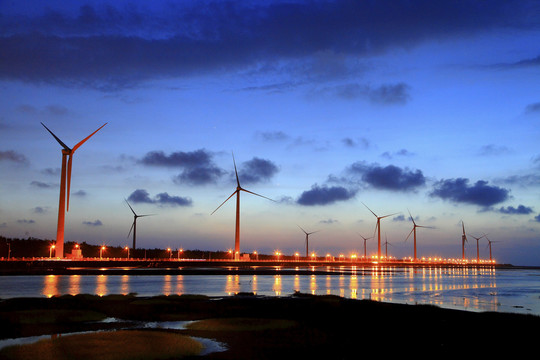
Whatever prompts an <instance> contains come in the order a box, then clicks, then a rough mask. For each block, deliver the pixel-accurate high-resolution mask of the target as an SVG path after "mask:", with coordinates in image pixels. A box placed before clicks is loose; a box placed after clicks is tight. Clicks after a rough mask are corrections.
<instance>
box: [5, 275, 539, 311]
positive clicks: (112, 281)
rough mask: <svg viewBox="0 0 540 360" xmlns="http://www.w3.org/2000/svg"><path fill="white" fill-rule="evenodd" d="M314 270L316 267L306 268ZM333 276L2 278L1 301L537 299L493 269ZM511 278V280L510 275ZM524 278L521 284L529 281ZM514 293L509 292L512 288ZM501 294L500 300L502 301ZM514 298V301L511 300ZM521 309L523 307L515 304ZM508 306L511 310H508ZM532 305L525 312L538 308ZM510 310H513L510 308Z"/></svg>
mask: <svg viewBox="0 0 540 360" xmlns="http://www.w3.org/2000/svg"><path fill="white" fill-rule="evenodd" d="M309 269H313V270H316V269H315V268H311V267H310V268H309ZM334 269H335V272H332V273H331V274H324V275H320V274H319V273H317V274H316V273H315V272H314V273H313V274H291V275H288V274H280V275H238V274H232V275H201V276H194V275H144V276H140V275H138V276H132V275H105V274H102V275H47V276H28V277H9V276H4V277H2V278H0V298H2V297H6V294H8V295H9V296H8V297H21V296H36V295H42V296H46V297H52V296H55V295H63V294H72V295H74V294H79V293H87V294H88V293H90V294H97V295H99V296H104V295H108V294H124V295H125V294H129V293H130V292H134V293H137V294H138V295H141V296H150V295H159V294H165V295H171V294H178V295H180V294H203V295H209V296H223V295H234V294H238V293H240V292H252V293H254V294H257V295H272V296H284V295H285V296H286V295H290V294H293V293H294V292H304V293H310V294H316V295H323V294H328V295H338V296H342V297H347V298H353V299H372V300H377V301H387V302H401V303H423V304H433V305H441V306H450V307H458V308H467V309H482V310H487V311H500V309H501V306H503V305H501V302H503V303H504V302H506V304H508V303H511V302H512V301H515V300H513V299H515V298H516V296H522V297H523V296H529V298H530V299H529V298H528V299H527V301H529V302H531V303H533V300H536V302H537V299H538V294H536V295H535V294H528V293H527V294H526V295H520V294H521V293H523V291H522V290H521V289H523V288H526V289H530V288H531V286H532V288H533V289H535V288H538V285H534V284H532V285H529V283H526V285H522V286H521V287H520V288H519V291H520V292H516V290H506V289H508V288H509V287H511V286H514V288H515V287H516V285H514V283H512V280H513V279H512V274H514V273H511V272H505V275H506V277H505V278H503V279H506V280H505V281H506V282H504V288H503V289H500V284H499V283H498V281H499V280H498V279H500V278H501V277H500V275H499V274H498V272H497V271H496V270H495V269H494V268H479V269H468V268H458V267H456V268H437V267H431V268H430V267H424V268H412V267H411V268H393V267H382V266H379V267H373V268H371V267H367V268H363V267H358V268H355V267H349V268H347V267H339V268H338V267H336V268H334ZM508 274H510V275H508ZM530 278H535V279H536V278H538V277H530V276H529V277H527V278H525V277H523V278H520V279H521V280H520V281H529V280H528V279H530ZM514 288H512V289H514ZM501 294H504V296H501ZM510 295H512V296H513V297H511V296H510ZM519 305H521V304H519ZM507 306H508V307H509V305H507ZM538 306H539V305H535V304H532V305H530V306H529V307H534V308H536V307H538ZM510 310H513V309H510Z"/></svg>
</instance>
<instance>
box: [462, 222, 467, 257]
mask: <svg viewBox="0 0 540 360" xmlns="http://www.w3.org/2000/svg"><path fill="white" fill-rule="evenodd" d="M461 227H462V228H463V235H461V256H462V259H463V260H465V243H466V242H468V241H467V235H465V223H464V222H463V220H461Z"/></svg>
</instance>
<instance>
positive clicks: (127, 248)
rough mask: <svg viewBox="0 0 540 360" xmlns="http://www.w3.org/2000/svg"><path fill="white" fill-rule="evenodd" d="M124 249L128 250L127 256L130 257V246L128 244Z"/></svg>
mask: <svg viewBox="0 0 540 360" xmlns="http://www.w3.org/2000/svg"><path fill="white" fill-rule="evenodd" d="M124 250H126V251H127V258H128V259H129V247H128V246H126V247H125V248H124Z"/></svg>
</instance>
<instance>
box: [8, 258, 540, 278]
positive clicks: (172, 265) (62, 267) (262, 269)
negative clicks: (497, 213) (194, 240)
mask: <svg viewBox="0 0 540 360" xmlns="http://www.w3.org/2000/svg"><path fill="white" fill-rule="evenodd" d="M340 267H350V268H356V269H357V270H360V269H361V270H363V271H379V272H381V271H382V272H384V271H388V270H389V269H395V268H404V269H406V268H464V269H469V268H470V269H478V268H493V269H540V267H537V266H514V265H511V264H475V263H467V264H456V263H435V262H433V263H428V262H416V263H411V262H409V261H405V262H399V261H392V262H381V263H373V262H361V261H206V260H125V259H124V260H122V259H116V260H54V259H53V260H48V259H47V260H41V259H40V260H9V261H0V276H6V275H100V274H109V275H143V274H144V275H166V274H171V275H175V274H177V275H222V274H246V275H266V274H268V275H274V274H299V275H300V274H316V275H318V274H320V275H324V274H335V273H336V270H335V269H336V268H340Z"/></svg>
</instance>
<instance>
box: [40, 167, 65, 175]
mask: <svg viewBox="0 0 540 360" xmlns="http://www.w3.org/2000/svg"><path fill="white" fill-rule="evenodd" d="M41 173H42V174H45V175H51V176H60V174H61V169H60V168H54V169H53V168H46V169H43V170H41Z"/></svg>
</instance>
